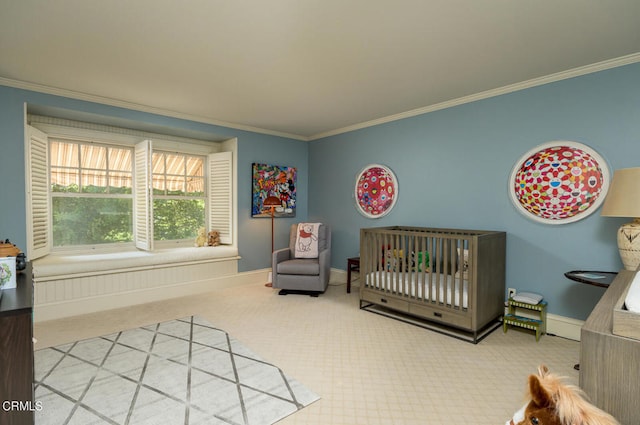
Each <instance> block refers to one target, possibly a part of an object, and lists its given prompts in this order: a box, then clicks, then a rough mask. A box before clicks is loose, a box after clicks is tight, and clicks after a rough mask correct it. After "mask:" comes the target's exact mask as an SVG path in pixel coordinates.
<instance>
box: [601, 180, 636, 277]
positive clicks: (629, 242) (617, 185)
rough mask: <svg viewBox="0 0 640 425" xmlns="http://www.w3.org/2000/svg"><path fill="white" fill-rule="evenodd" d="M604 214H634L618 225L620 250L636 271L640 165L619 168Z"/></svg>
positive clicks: (622, 256)
mask: <svg viewBox="0 0 640 425" xmlns="http://www.w3.org/2000/svg"><path fill="white" fill-rule="evenodd" d="M601 215H603V216H606V217H633V218H634V220H633V221H632V222H631V223H626V224H623V225H622V226H620V229H618V250H619V251H620V258H621V259H622V264H624V268H625V269H627V270H633V271H635V270H636V269H637V268H638V265H639V264H640V168H623V169H620V170H616V172H615V173H614V174H613V179H612V180H611V185H610V186H609V191H608V193H607V197H606V198H605V200H604V205H603V206H602V212H601Z"/></svg>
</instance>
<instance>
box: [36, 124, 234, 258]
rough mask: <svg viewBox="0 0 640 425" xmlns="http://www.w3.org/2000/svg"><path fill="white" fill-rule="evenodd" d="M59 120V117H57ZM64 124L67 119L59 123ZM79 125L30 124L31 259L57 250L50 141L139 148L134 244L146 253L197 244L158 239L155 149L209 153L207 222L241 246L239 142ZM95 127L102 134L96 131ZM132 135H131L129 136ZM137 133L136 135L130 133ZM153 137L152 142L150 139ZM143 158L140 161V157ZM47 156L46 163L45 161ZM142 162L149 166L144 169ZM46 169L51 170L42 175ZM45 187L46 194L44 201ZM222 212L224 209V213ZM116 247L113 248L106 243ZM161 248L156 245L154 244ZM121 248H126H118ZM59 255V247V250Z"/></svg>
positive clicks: (223, 239) (225, 238)
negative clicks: (153, 187)
mask: <svg viewBox="0 0 640 425" xmlns="http://www.w3.org/2000/svg"><path fill="white" fill-rule="evenodd" d="M53 121H56V119H53ZM59 121H64V122H65V123H67V122H68V120H59ZM73 123H74V124H76V126H65V125H60V124H56V123H53V124H52V123H51V122H45V123H43V122H37V123H34V125H35V126H37V127H38V128H35V127H33V126H30V125H26V128H25V150H26V155H25V158H26V167H25V169H26V180H27V240H28V246H27V255H28V257H29V258H30V259H36V258H40V257H43V256H45V255H48V254H50V253H51V252H52V243H51V240H52V230H51V195H50V192H49V191H50V184H49V171H50V166H49V160H48V153H46V152H45V153H44V156H43V154H42V149H43V146H46V148H45V149H48V144H49V142H48V138H47V136H51V137H52V138H53V137H55V138H62V139H71V140H78V141H83V140H84V141H94V142H99V143H105V144H117V145H123V146H134V147H135V149H136V151H135V153H134V163H138V161H141V162H140V163H138V164H135V165H134V177H133V178H134V190H133V192H134V225H133V226H134V229H133V230H134V244H133V245H132V246H131V248H132V249H134V248H133V246H134V245H135V248H137V249H140V250H144V251H153V250H154V249H156V248H157V249H160V248H167V247H180V246H190V247H192V246H193V241H158V243H157V244H154V241H153V219H152V215H151V214H152V208H153V196H152V190H151V154H152V152H153V149H154V147H157V148H158V150H162V151H174V152H179V153H182V154H193V155H205V156H206V157H207V163H206V164H205V167H206V168H205V182H206V185H207V188H206V189H207V195H206V197H207V198H208V199H207V208H206V223H207V224H208V227H207V231H209V230H218V231H220V234H221V238H220V239H221V243H222V244H224V245H232V246H236V244H237V243H236V241H237V236H236V234H237V232H236V228H237V224H236V222H237V219H236V216H237V209H236V207H235V202H236V201H235V199H236V195H235V193H236V181H237V172H236V164H235V161H236V155H234V152H236V150H237V140H236V139H230V140H227V141H224V142H206V141H200V140H192V139H185V138H181V137H173V136H163V135H157V134H152V133H144V132H139V131H127V130H125V129H120V128H117V127H110V126H101V125H94V124H88V123H84V124H85V125H84V126H83V125H82V124H83V123H79V124H80V125H79V127H80V128H78V123H76V122H73ZM96 127H97V128H98V130H96ZM127 133H129V134H127ZM130 133H134V134H130ZM151 138H153V142H152V141H151ZM139 155H140V158H139V157H138V156H139ZM43 158H44V162H43ZM142 163H144V164H145V166H142ZM43 170H46V172H45V173H44V175H43V173H42V171H43ZM43 188H46V196H45V197H44V199H43ZM221 208H222V209H223V210H222V211H221V210H220V209H221ZM105 245H112V244H105ZM155 245H157V247H156V246H155ZM119 246H121V245H119ZM110 248H111V249H112V247H108V246H105V247H99V246H97V247H95V248H94V249H92V250H91V252H95V253H102V252H106V251H108V250H109V249H110ZM83 249H84V250H85V251H86V250H87V247H86V246H85V247H83ZM55 251H56V252H57V251H58V250H57V249H56V250H55Z"/></svg>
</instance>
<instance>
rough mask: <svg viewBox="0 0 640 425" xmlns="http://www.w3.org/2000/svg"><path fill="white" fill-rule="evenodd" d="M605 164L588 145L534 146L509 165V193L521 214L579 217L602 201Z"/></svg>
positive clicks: (557, 220)
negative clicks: (511, 166)
mask: <svg viewBox="0 0 640 425" xmlns="http://www.w3.org/2000/svg"><path fill="white" fill-rule="evenodd" d="M608 188H609V168H608V166H607V164H606V162H605V161H604V159H603V158H602V157H601V156H600V155H599V154H598V153H597V152H596V151H594V150H593V149H591V148H590V147H588V146H586V145H583V144H581V143H577V142H568V141H557V142H549V143H545V144H542V145H540V146H537V147H536V148H534V149H532V150H530V151H529V152H527V153H526V154H525V155H523V156H522V157H521V158H520V159H519V160H518V162H516V164H515V165H514V167H513V171H512V172H511V178H510V180H509V194H510V197H511V200H512V202H513V204H514V205H515V206H516V208H517V209H518V211H520V212H521V213H522V214H524V215H525V216H527V217H529V218H531V219H533V220H535V221H539V222H542V223H547V224H563V223H570V222H573V221H577V220H580V219H583V218H585V217H587V216H589V214H591V213H593V212H594V211H595V210H596V209H597V208H598V207H599V206H600V204H601V203H602V202H603V201H604V198H605V196H606V194H607V189H608Z"/></svg>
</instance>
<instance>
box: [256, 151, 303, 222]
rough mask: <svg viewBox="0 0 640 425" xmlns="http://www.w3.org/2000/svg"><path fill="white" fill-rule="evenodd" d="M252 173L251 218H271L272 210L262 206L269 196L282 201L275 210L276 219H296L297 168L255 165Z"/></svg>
mask: <svg viewBox="0 0 640 425" xmlns="http://www.w3.org/2000/svg"><path fill="white" fill-rule="evenodd" d="M251 172H252V179H251V182H252V190H251V194H252V198H253V199H252V202H251V217H271V209H270V208H268V207H264V206H263V205H262V203H263V202H264V200H265V199H267V197H269V196H275V197H277V198H279V199H280V201H281V205H280V206H279V207H276V208H275V211H274V216H275V217H295V216H296V180H297V170H296V168H295V167H281V166H279V165H268V164H257V163H253V164H252V165H251Z"/></svg>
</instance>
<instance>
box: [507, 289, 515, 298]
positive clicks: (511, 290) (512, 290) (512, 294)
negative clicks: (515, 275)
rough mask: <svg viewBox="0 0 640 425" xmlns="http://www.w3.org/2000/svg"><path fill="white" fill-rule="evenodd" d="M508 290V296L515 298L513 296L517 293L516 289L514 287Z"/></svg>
mask: <svg viewBox="0 0 640 425" xmlns="http://www.w3.org/2000/svg"><path fill="white" fill-rule="evenodd" d="M507 292H508V293H509V297H508V298H513V296H514V295H515V294H516V290H515V289H514V288H508V289H507Z"/></svg>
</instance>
